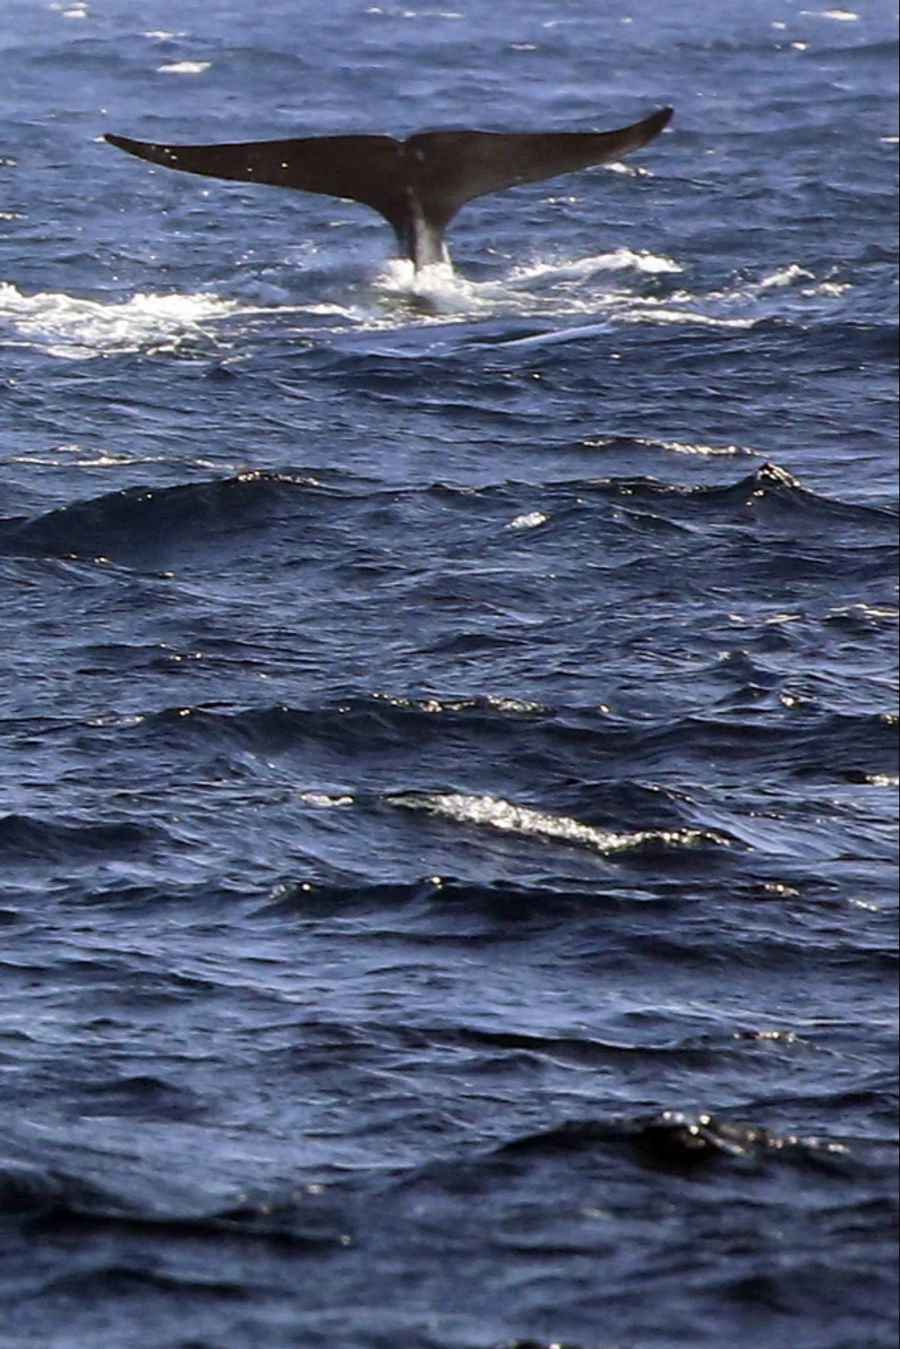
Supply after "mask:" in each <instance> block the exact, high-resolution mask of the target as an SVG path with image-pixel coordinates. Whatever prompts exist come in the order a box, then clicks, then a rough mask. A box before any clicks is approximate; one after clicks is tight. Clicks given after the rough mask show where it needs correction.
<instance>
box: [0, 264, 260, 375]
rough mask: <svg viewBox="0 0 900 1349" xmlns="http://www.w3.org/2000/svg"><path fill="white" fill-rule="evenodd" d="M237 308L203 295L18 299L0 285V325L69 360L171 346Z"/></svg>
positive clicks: (17, 294)
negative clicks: (117, 298) (109, 298)
mask: <svg viewBox="0 0 900 1349" xmlns="http://www.w3.org/2000/svg"><path fill="white" fill-rule="evenodd" d="M238 308H239V306H238V305H236V304H235V303H234V302H233V301H229V300H222V299H220V298H219V297H218V296H216V295H209V294H197V295H141V294H139V295H134V296H132V298H131V299H130V300H118V301H113V302H108V303H104V302H101V301H98V300H85V299H79V298H78V297H76V296H73V295H66V294H64V293H58V292H39V293H38V294H36V295H23V294H22V293H21V292H20V291H19V290H17V289H16V287H15V286H12V285H9V284H8V283H6V282H0V322H5V323H9V324H11V326H12V328H13V329H14V331H15V332H17V333H18V334H19V335H20V336H22V337H26V338H28V339H30V340H31V341H32V342H35V343H37V344H38V345H39V346H41V347H43V348H44V349H45V350H46V351H47V352H48V353H49V354H50V355H52V356H62V357H67V358H70V359H73V360H83V359H85V358H86V357H87V358H90V357H93V356H102V355H106V354H109V353H111V352H116V351H137V350H143V349H146V348H153V347H160V346H166V345H173V344H177V343H178V342H180V341H183V340H184V338H185V337H188V336H190V335H192V334H199V333H202V332H203V329H202V327H201V325H202V324H205V323H209V322H211V321H214V320H216V319H221V318H224V317H227V316H228V315H229V314H233V313H234V312H235V311H236V310H238Z"/></svg>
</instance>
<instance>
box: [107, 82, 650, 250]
mask: <svg viewBox="0 0 900 1349" xmlns="http://www.w3.org/2000/svg"><path fill="white" fill-rule="evenodd" d="M671 116H672V109H671V108H663V109H662V110H661V111H660V112H657V113H654V114H653V116H652V117H648V118H646V120H645V121H643V122H635V123H634V125H633V126H626V127H622V128H621V130H619V131H601V132H580V131H563V132H547V133H543V134H542V133H537V134H533V133H528V132H525V133H516V134H511V135H510V134H504V133H497V132H492V131H426V132H422V133H420V134H419V135H416V136H410V137H409V138H408V139H407V140H405V141H398V140H394V139H393V137H391V136H312V137H306V138H303V139H300V140H281V141H247V142H244V143H242V144H235V145H156V144H153V143H151V142H147V141H134V140H129V139H128V138H127V137H126V136H107V137H106V138H105V139H106V140H108V141H109V143H110V144H111V145H116V146H118V147H119V149H120V150H125V151H127V152H128V154H131V155H137V156H138V158H139V159H147V160H149V161H150V162H151V163H152V164H164V165H165V166H166V167H167V168H170V169H181V170H183V171H184V172H185V173H200V174H205V175H206V176H207V177H210V178H233V179H237V180H238V181H239V182H244V183H271V184H273V185H274V186H275V187H293V188H298V189H299V190H301V191H303V192H319V193H324V194H325V195H326V196H330V197H343V198H345V199H347V200H349V201H358V202H361V203H362V204H363V205H364V206H370V207H371V208H372V210H374V211H378V212H379V214H380V215H383V216H384V218H385V219H386V220H387V221H388V223H389V224H390V225H391V226H392V227H393V230H394V233H395V234H396V235H397V240H398V243H399V245H400V247H401V249H402V250H403V252H404V254H405V255H406V257H408V258H410V259H411V260H412V262H413V263H414V264H415V266H416V267H417V268H418V267H424V266H427V265H428V264H429V263H432V262H440V261H443V260H445V259H446V257H447V252H446V249H445V247H444V231H445V230H446V228H447V226H448V225H449V224H450V221H451V220H452V219H453V217H454V216H455V215H456V213H457V212H458V211H459V210H460V208H461V207H463V206H465V204H466V202H467V201H472V200H473V198H475V197H483V196H485V195H486V194H487V193H489V192H501V191H503V190H504V189H505V188H508V187H516V186H517V185H518V184H519V183H534V182H540V181H541V180H542V179H545V178H555V177H557V176H558V175H559V174H562V173H573V172H574V171H575V170H577V169H587V168H591V167H593V166H594V165H596V164H606V163H609V161H611V160H616V159H621V158H622V156H623V155H627V154H630V153H631V152H632V150H639V149H640V147H641V146H642V145H646V144H647V142H648V141H651V140H652V139H653V138H654V136H658V135H659V133H660V132H661V131H662V129H663V127H664V126H666V124H667V123H668V121H669V119H670V117H671Z"/></svg>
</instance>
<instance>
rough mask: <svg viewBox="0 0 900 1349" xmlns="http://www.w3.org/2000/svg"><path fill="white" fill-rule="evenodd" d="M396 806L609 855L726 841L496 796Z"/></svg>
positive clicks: (443, 797) (408, 800) (427, 799)
mask: <svg viewBox="0 0 900 1349" xmlns="http://www.w3.org/2000/svg"><path fill="white" fill-rule="evenodd" d="M394 803H395V804H396V805H401V806H405V807H407V808H408V809H411V810H424V811H428V812H429V813H431V814H433V815H440V816H442V817H443V818H444V819H448V820H452V821H454V822H456V823H458V824H470V825H479V826H487V827H488V828H490V829H495V830H498V831H500V832H501V833H505V834H516V835H519V836H521V837H523V838H535V839H542V840H545V841H548V842H555V843H567V844H575V845H577V846H580V847H585V848H590V849H592V850H593V851H594V852H600V853H604V854H610V853H620V852H631V851H634V850H635V849H637V848H641V847H646V846H648V845H649V846H656V847H672V848H686V847H691V846H693V845H696V844H697V843H718V844H723V843H724V842H725V840H724V839H722V838H719V837H718V836H717V835H714V834H710V833H704V832H703V831H702V830H699V829H673V830H668V829H639V830H632V831H627V832H623V833H618V832H613V831H610V830H606V829H597V828H596V827H595V826H594V825H590V824H583V823H582V822H581V821H580V820H573V819H570V818H569V817H568V816H566V815H549V814H546V813H545V812H544V811H540V810H533V809H532V808H531V807H530V806H517V805H514V804H513V803H512V802H510V801H504V800H503V799H502V798H499V797H493V796H466V795H463V794H461V793H455V792H449V793H435V794H434V795H430V796H408V797H407V796H404V797H396V798H394Z"/></svg>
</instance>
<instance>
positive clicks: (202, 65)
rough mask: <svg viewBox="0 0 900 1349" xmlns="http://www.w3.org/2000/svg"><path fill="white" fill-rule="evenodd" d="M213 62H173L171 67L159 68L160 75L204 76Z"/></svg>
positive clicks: (157, 69) (157, 70) (157, 68)
mask: <svg viewBox="0 0 900 1349" xmlns="http://www.w3.org/2000/svg"><path fill="white" fill-rule="evenodd" d="M211 65H212V61H173V62H172V63H171V65H166V66H157V67H156V73H157V74H158V75H204V74H205V73H206V71H207V70H209V68H210V66H211Z"/></svg>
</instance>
